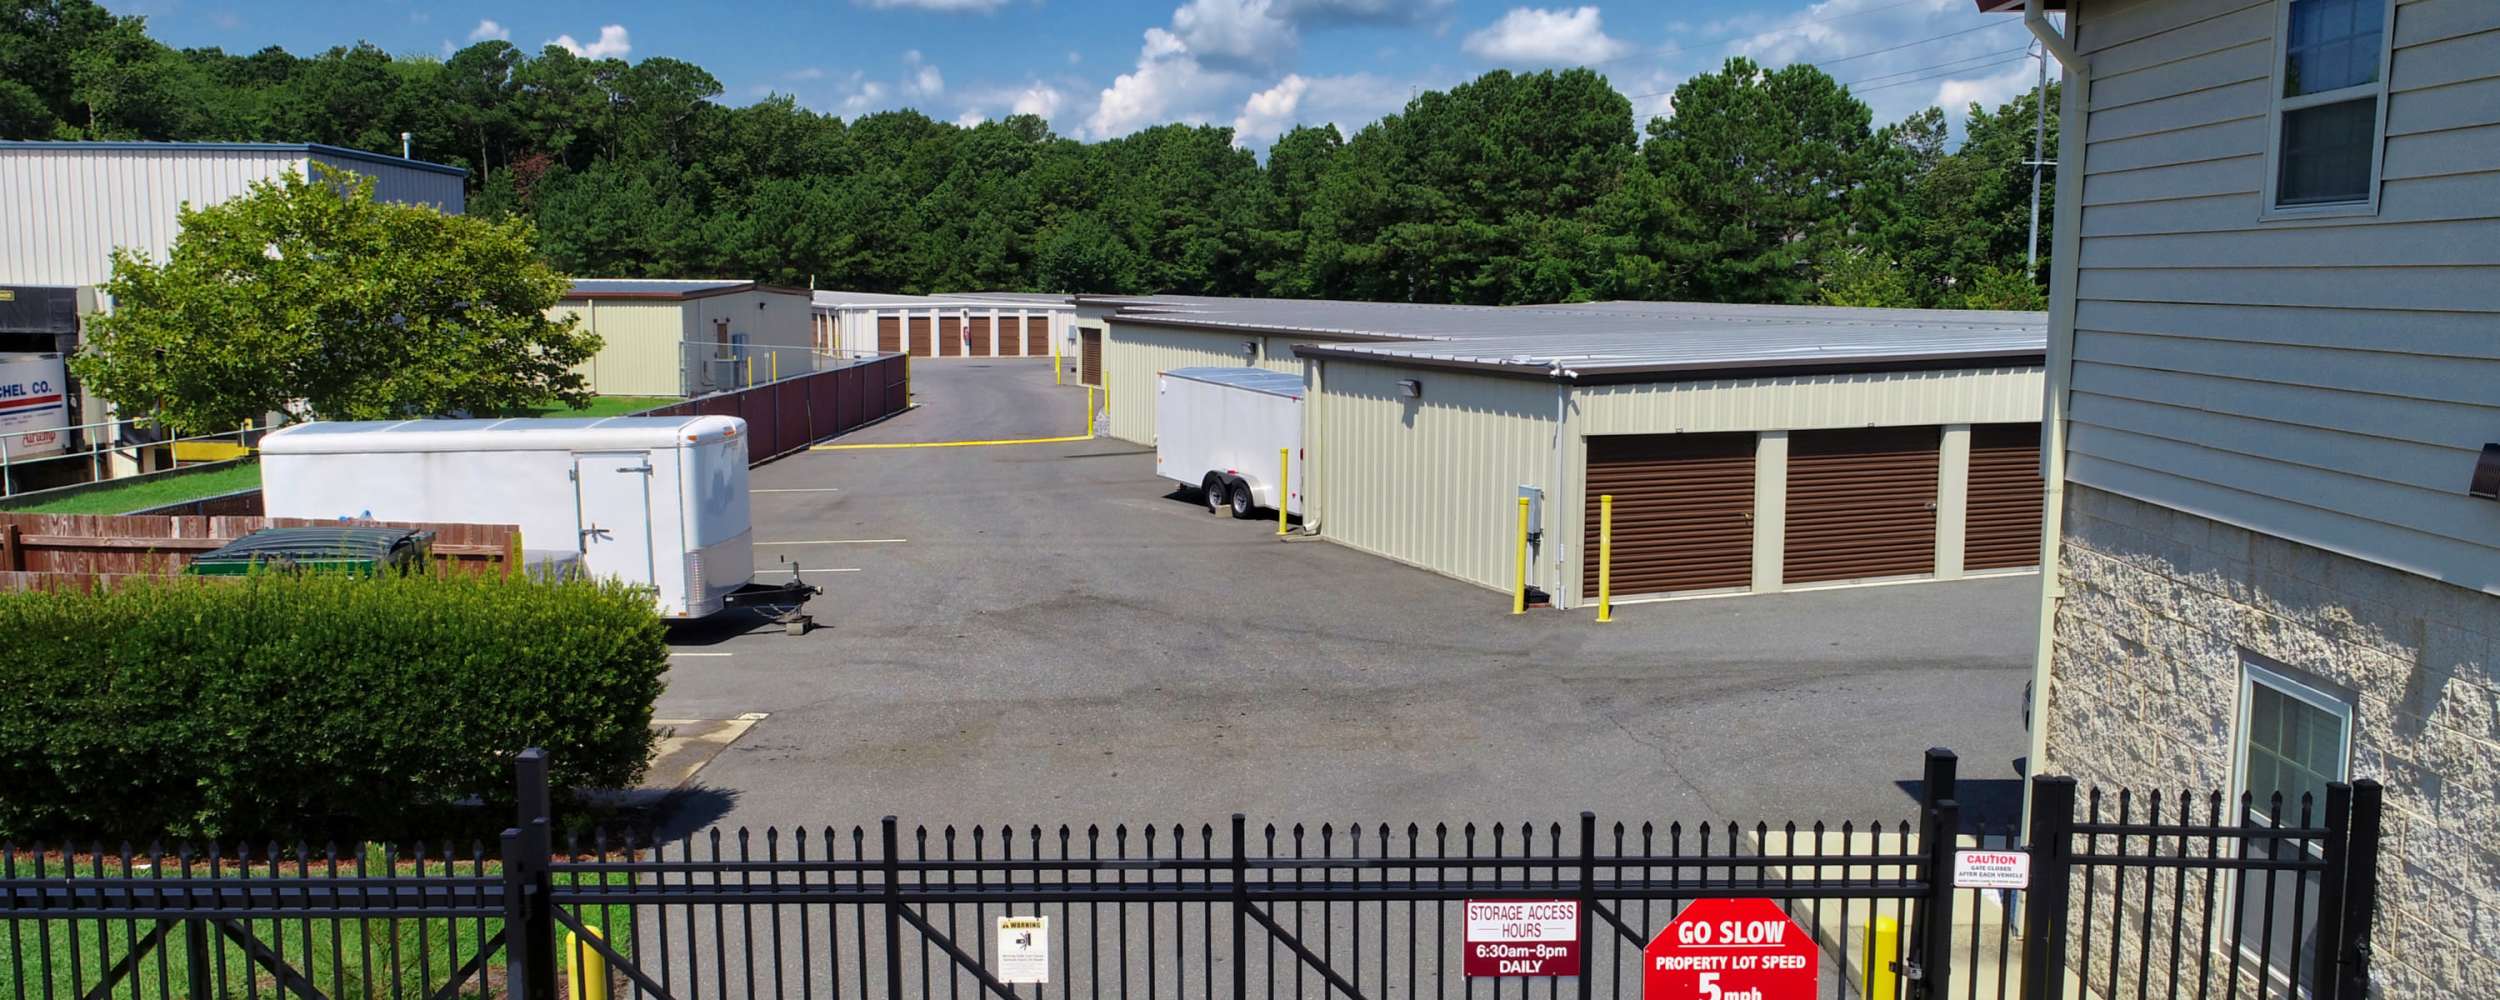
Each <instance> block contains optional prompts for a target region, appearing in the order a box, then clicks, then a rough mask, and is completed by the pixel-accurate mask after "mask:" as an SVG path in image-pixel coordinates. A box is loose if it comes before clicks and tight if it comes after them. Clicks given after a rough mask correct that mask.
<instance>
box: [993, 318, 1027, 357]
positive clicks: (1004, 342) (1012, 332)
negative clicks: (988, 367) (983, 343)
mask: <svg viewBox="0 0 2500 1000" xmlns="http://www.w3.org/2000/svg"><path fill="white" fill-rule="evenodd" d="M997 331H998V356H999V357H1002V358H1012V357H1015V356H1017V355H1020V354H1023V353H1024V334H1023V333H1021V332H1020V331H1018V330H1017V329H1016V317H1015V315H1014V314H1012V313H1010V314H1008V315H1004V316H1000V317H999V318H998V324H997Z"/></svg>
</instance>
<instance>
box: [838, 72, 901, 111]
mask: <svg viewBox="0 0 2500 1000" xmlns="http://www.w3.org/2000/svg"><path fill="white" fill-rule="evenodd" d="M888 93H889V91H888V90H887V88H886V85H885V84H884V83H881V82H879V81H876V80H862V79H860V78H859V74H857V73H853V74H851V81H850V85H849V87H847V88H846V92H845V93H844V94H843V95H842V101H841V104H840V107H841V108H842V114H843V116H844V117H849V118H856V117H859V116H860V115H864V114H867V113H869V112H871V111H876V110H878V109H880V108H882V107H884V106H885V99H886V95H887V94H888Z"/></svg>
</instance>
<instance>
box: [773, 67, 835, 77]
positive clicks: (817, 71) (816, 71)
mask: <svg viewBox="0 0 2500 1000" xmlns="http://www.w3.org/2000/svg"><path fill="white" fill-rule="evenodd" d="M781 78H782V79H784V80H822V79H824V78H825V70H824V67H822V66H809V67H807V68H805V69H794V70H791V71H789V72H787V73H783V74H781Z"/></svg>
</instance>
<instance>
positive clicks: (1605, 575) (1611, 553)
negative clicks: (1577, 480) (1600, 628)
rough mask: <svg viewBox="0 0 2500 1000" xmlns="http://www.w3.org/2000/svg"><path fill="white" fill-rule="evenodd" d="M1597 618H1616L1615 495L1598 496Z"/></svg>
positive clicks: (1610, 619) (1605, 619) (1606, 619)
mask: <svg viewBox="0 0 2500 1000" xmlns="http://www.w3.org/2000/svg"><path fill="white" fill-rule="evenodd" d="M1597 620H1598V621H1601V622H1610V621H1613V620H1615V495H1614V494H1612V493H1601V494H1598V497H1597Z"/></svg>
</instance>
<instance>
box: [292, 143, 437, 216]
mask: <svg viewBox="0 0 2500 1000" xmlns="http://www.w3.org/2000/svg"><path fill="white" fill-rule="evenodd" d="M312 158H313V159H314V160H316V161H318V162H321V163H326V164H329V165H330V166H333V167H338V168H340V169H343V170H352V171H355V172H356V173H359V174H363V175H365V176H367V177H371V178H373V197H374V200H376V201H401V202H407V203H409V204H411V205H432V206H434V208H435V210H436V211H441V212H448V213H451V214H453V215H458V214H460V212H461V211H462V210H464V209H465V208H466V207H467V206H468V196H467V193H466V191H465V190H464V189H463V188H462V183H463V179H462V178H461V177H460V175H458V174H446V173H442V172H440V171H435V170H419V169H416V168H414V167H397V166H392V165H390V164H386V163H375V162H373V161H372V160H366V159H357V158H350V157H344V156H324V155H320V154H314V156H313V157H312ZM306 169H310V168H306Z"/></svg>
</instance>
